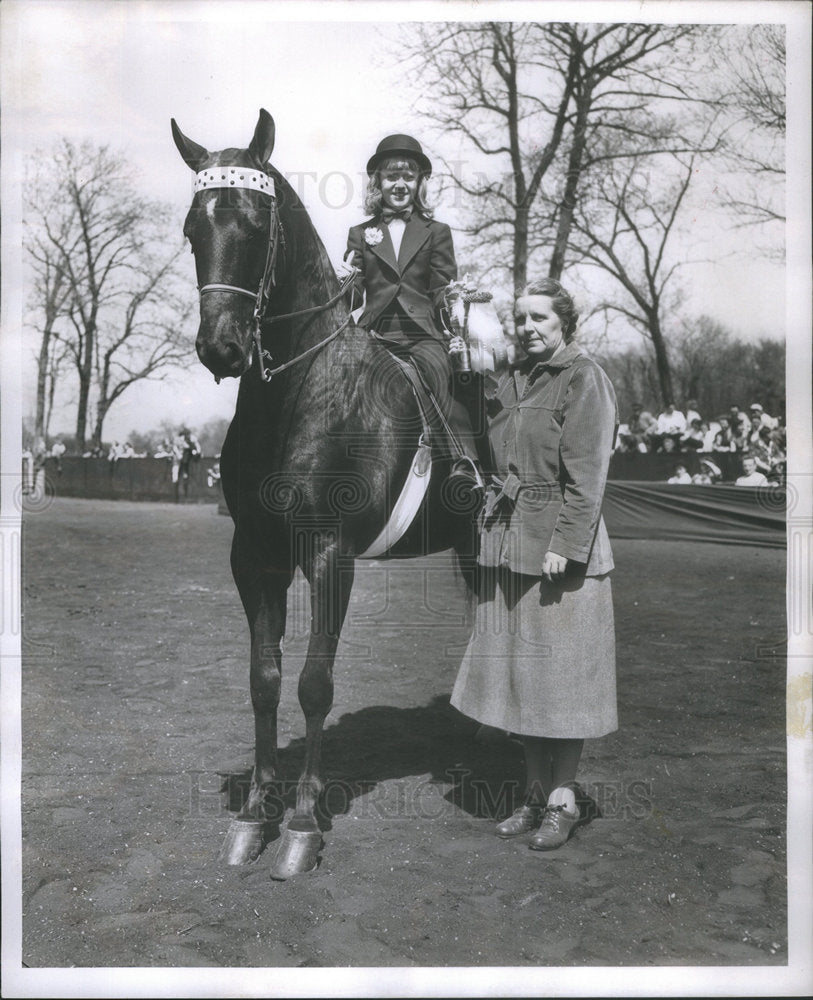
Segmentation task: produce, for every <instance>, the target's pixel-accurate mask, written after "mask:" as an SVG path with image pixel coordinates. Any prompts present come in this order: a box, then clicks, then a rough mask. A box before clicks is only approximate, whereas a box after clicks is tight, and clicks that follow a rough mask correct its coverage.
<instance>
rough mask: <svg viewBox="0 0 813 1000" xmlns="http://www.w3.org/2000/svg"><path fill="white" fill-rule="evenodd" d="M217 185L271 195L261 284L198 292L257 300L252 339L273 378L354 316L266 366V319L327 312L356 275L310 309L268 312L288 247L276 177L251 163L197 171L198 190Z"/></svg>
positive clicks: (214, 286) (266, 378) (266, 376)
mask: <svg viewBox="0 0 813 1000" xmlns="http://www.w3.org/2000/svg"><path fill="white" fill-rule="evenodd" d="M217 188H228V189H230V188H244V189H246V190H249V191H260V192H261V193H262V194H265V195H267V196H268V197H270V198H271V206H272V207H271V225H270V227H269V231H268V247H267V249H266V254H265V266H264V267H263V273H262V277H261V278H260V285H259V288H258V289H257V291H256V292H252V291H250V290H249V289H248V288H241V287H240V286H239V285H225V284H222V283H220V282H212V283H210V284H208V285H202V286H200V287H199V288H198V294H199V295H201V296H203V295H205V294H206V293H207V292H231V293H232V294H234V295H243V296H245V297H247V298H249V299H251V300H252V301H253V302H254V314H253V317H252V319H253V324H254V328H253V331H252V341H253V346H254V348H256V351H257V360H258V363H259V367H260V378H261V379H262V380H263V382H270V381H271V379H272V378H273V377H274V376H275V375H279V373H280V372H283V371H285V370H286V369H287V368H290V367H291V366H292V365H295V364H296V363H297V362H298V361H302V360H303V359H304V358H306V357H308V356H309V355H310V354H313V353H315V352H316V351H318V350H320V349H321V348H322V347H324V346H325V345H326V344H328V343H330V341H331V340H334V339H335V338H336V337H338V335H339V334H340V333H341V332H342V330H344V328H345V327H346V326H347V325H348V324H349V323H350V319H351V317H350V316H348V317H347V319H346V320H344V322H343V323H342V324H341V325H340V326H339V327H338V328H337V329H336V330H334V331H333V333H331V334H330V335H329V336H327V337H325V339H324V340H321V341H319V343H318V344H314V345H313V346H312V347H309V348H308V349H307V350H306V351H303V352H302V353H301V354H298V355H297V356H296V357H294V358H291V360H290V361H286V362H285V364H282V365H278V366H277V367H276V368H266V367H265V362H268V363H269V364H270V363H271V362H273V360H274V359H273V357H272V356H271V354H270V352H269V351H267V350H265V349H264V348H263V346H262V326H263V323H279V322H281V321H282V320H286V319H293V318H295V317H298V316H308V315H311V314H314V313H318V312H324V310H325V309H329V308H330V307H331V306H332V305H335V303H336V302H338V301H339V299H341V298H342V296H343V295H344V293H345V291H346V290H347V286H348V285H349V284H350V282H351V281H352V280H353V275H352V274H351V275H349V276H348V277H347V278H345V279H344V280H343V281H342V283H341V285H340V287H339V291H338V292H337V293H336V294H335V295H333V296H332V297H331V298H330V299H329V300H328V301H327V302H325V303H323V304H322V305H318V306H310V307H309V308H307V309H297V310H296V311H295V312H290V313H283V314H281V315H277V316H267V315H266V313H267V311H268V304H269V302H270V300H271V294H272V292H273V290H274V288H275V286H276V267H277V259H278V257H279V248H280V246H282V248H283V251H284V250H285V231H284V229H283V228H282V221H281V219H280V216H279V207H278V205H277V197H276V188H275V186H274V178H273V177H271V176H270V175H269V174H267V173H265V172H264V171H263V170H257V169H254V168H252V167H233V166H229V165H226V166H214V167H208V168H207V169H206V170H200V171H198V173H196V175H195V187H194V190H195V193H197V192H198V191H210V190H214V189H217ZM215 381H217V382H219V381H220V379H218V378H217V377H215Z"/></svg>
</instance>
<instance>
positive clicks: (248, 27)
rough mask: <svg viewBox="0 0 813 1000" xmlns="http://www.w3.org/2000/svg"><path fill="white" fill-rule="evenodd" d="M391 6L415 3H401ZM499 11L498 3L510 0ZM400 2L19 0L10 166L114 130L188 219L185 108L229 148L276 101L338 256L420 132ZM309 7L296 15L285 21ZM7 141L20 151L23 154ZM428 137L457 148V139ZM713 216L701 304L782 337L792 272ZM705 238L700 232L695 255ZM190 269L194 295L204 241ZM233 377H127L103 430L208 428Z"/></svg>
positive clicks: (70, 418) (284, 145) (208, 135)
mask: <svg viewBox="0 0 813 1000" xmlns="http://www.w3.org/2000/svg"><path fill="white" fill-rule="evenodd" d="M392 6H395V7H396V9H397V11H398V12H399V13H400V14H401V16H403V12H404V11H405V10H406V7H405V6H404V5H400V4H399V5H392ZM785 6H786V5H783V4H762V5H751V4H747V3H744V4H738V5H736V10H737V16H738V17H742V16H743V12H745V15H746V16H747V15H748V12H749V11H750V14H751V17H752V18H753V17H755V18H756V19H760V12H764V11H765V10H766V8H770V9H771V10H773V11H777V10H779V9H780V8H783V7H785ZM475 9H476V11H477V14H478V16H485V8H484V6H483V5H482V4H481V5H478V6H477V8H472V7H471V6H466V7H443V8H441V7H440V6H439V5H423V4H419V3H410V5H409V14H410V16H411V17H413V18H415V19H421V20H431V19H434V18H437V17H447V18H450V19H451V18H452V17H453V16H462V17H471V16H473V15H472V13H471V12H472V11H473V10H475ZM501 9H502V10H503V11H507V10H509V8H508V7H503V8H501ZM733 9H734V8H732V7H726V6H725V5H721V4H717V3H713V2H712V3H704V4H701V5H697V4H693V3H677V4H674V3H673V4H670V5H668V6H659V5H658V4H651V5H648V6H647V7H646V8H641V7H640V6H638V5H630V6H629V7H623V6H621V10H619V5H616V4H607V3H604V4H601V3H599V4H590V3H582V4H580V5H579V6H578V14H579V18H580V19H581V20H593V19H595V20H605V19H610V18H619V19H627V20H630V19H635V20H640V19H641V18H642V16H643V15H642V13H641V12H642V10H644V12H645V13H648V14H649V15H650V19H657V18H658V17H661V18H663V19H666V18H669V19H671V20H685V21H694V20H700V19H702V20H703V21H713V20H715V17H716V19H717V20H726V19H729V18H728V17H727V16H726V15H727V14H728V12H729V11H731V10H733ZM488 10H489V13H492V14H493V12H494V11H495V10H496V8H493V7H489V8H488ZM676 10H677V12H678V14H679V15H680V16H676V14H675V12H676ZM390 11H391V8H390V9H388V8H387V5H385V4H380V5H374V4H366V3H355V4H353V5H352V6H350V5H347V4H338V3H336V4H325V5H318V4H315V3H298V4H296V5H295V6H294V5H293V4H290V5H277V4H273V3H269V2H263V3H259V4H258V3H241V2H236V0H230V2H228V3H224V2H212V0H201V2H196V0H183V2H169V0H146V2H139V3H135V2H127V3H120V2H114V0H82V2H79V3H77V2H69V0H56V2H54V0H27V2H24V3H16V2H14V0H12V2H10V3H9V2H4V3H3V11H2V14H3V15H4V16H3V22H4V23H3V43H4V47H5V50H4V57H6V58H7V57H8V53H9V47H10V46H11V53H12V55H13V56H16V67H15V68H14V70H12V71H11V79H9V72H8V71H7V73H6V86H5V94H6V97H5V100H4V109H3V110H4V127H5V141H4V158H5V160H6V162H5V169H6V171H8V169H9V163H11V165H12V166H13V165H15V164H16V165H19V162H20V160H19V159H18V158H17V157H21V156H23V155H28V154H29V153H30V152H31V151H32V150H34V149H37V148H39V149H41V150H43V151H44V150H47V149H48V148H49V147H50V146H52V144H53V143H54V141H55V140H57V139H59V138H60V137H62V136H67V137H69V138H71V139H73V140H77V141H79V140H82V139H85V138H89V139H91V140H92V141H94V142H97V143H109V144H110V146H111V147H112V149H113V150H114V151H121V153H123V154H124V155H125V156H126V157H127V158H128V159H129V160H130V161H131V162H132V164H133V166H134V167H135V168H136V170H137V173H138V183H139V187H140V189H142V190H143V192H144V194H145V196H150V197H157V198H161V199H163V200H165V201H167V202H168V203H170V204H171V205H172V206H173V208H174V210H176V211H177V213H178V219H179V220H180V219H181V218H182V216H183V214H184V212H185V210H186V207H187V206H188V203H189V200H190V197H191V187H190V180H191V173H190V171H189V170H188V169H187V167H186V166H185V165H184V164H183V162H182V161H181V159H180V157H179V156H178V153H177V151H176V150H175V147H174V145H173V143H172V141H171V137H170V130H169V121H170V118H172V117H174V118H176V120H177V121H178V123H179V125H180V127H181V128H182V130H183V131H184V132H185V133H186V135H188V136H189V137H190V138H192V139H194V140H196V141H197V142H199V143H201V144H202V145H205V146H207V147H209V148H210V149H220V148H224V147H226V146H245V145H247V143H248V141H249V140H250V137H251V135H252V132H253V129H254V125H255V122H256V118H257V111H258V109H259V108H260V107H265V108H267V109H268V110H269V111H270V112H271V114H272V115H273V116H274V119H275V121H276V126H277V143H276V148H275V152H274V156H273V162H274V164H275V165H276V166H277V168H278V169H280V170H281V171H282V172H283V173H284V174H286V175H288V176H289V177H290V178H291V179H292V180H293V182H294V183H295V184H298V185H299V190H300V193H301V194H302V195H303V197H304V200H305V202H306V205H307V207H308V208H309V210H310V211H311V215H312V218H313V220H314V223H315V225H316V228H317V230H318V231H319V233H320V235H321V236H322V239H323V240H324V242H325V244H326V246H327V249H328V252H329V253H330V255H331V258H332V259H334V260H338V259H339V257H340V256H341V253H342V250H343V249H344V243H345V238H346V233H347V229H348V227H349V226H350V225H352V224H354V223H355V222H358V221H360V220H361V219H362V218H363V214H362V210H361V192H362V180H361V171H362V170H363V167H364V164H365V163H366V160H367V158H368V157H369V155H370V153H371V152H372V151H373V150H374V149H375V146H376V144H377V142H378V140H379V139H380V138H381V137H382V136H384V135H386V134H388V133H391V132H399V131H406V132H410V133H413V134H417V135H418V136H421V135H422V130H421V124H420V121H418V120H416V118H415V117H414V115H413V113H412V111H411V103H412V101H413V99H414V96H415V95H414V93H413V91H412V89H411V87H410V85H409V82H408V81H407V80H405V79H402V78H401V77H400V75H399V73H400V71H399V67H398V66H397V64H393V62H392V59H391V57H390V55H389V53H390V52H391V43H390V41H388V39H390V40H391V39H392V38H393V36H394V35H395V33H396V31H397V29H396V28H394V26H393V24H384V23H383V22H382V18H383V17H386V16H388V15H390V16H391V14H390ZM567 11H569V12H570V14H569V15H568V13H566V12H567ZM573 11H574V8H573V6H572V5H566V6H565V7H563V6H562V5H556V4H545V3H535V4H532V5H526V4H521V3H515V4H512V5H510V16H511V17H512V19H514V20H521V19H523V17H524V18H530V17H533V18H534V19H537V20H538V19H540V17H543V16H549V17H550V18H552V19H556V18H559V19H565V18H567V17H568V16H569V17H570V18H571V19H572V16H573ZM481 12H482V13H481ZM624 12H626V13H624ZM294 14H295V16H296V17H297V21H296V22H291V21H285V20H282V19H281V18H284V17H293V16H294ZM622 15H623V16H622ZM729 16H730V15H729ZM328 19H331V20H328ZM15 86H16V91H15V89H14V88H15ZM9 97H11V113H9V103H10V102H9ZM14 112H16V114H14ZM437 142H438V143H442V142H443V140H438V141H437ZM435 145H437V143H435ZM10 147H11V150H12V153H13V155H14V158H12V159H11V160H10V161H9V159H8V152H7V151H8V150H9V148H10ZM428 151H429V153H430V155H435V156H437V155H438V154H440V153H445V154H446V155H450V156H451V157H456V156H457V155H458V150H457V149H456V148H454V147H450V146H445V147H444V148H443V149H438V148H434V147H432V148H429V150H428ZM704 180H705V181H706V187H705V188H704V185H703V183H701V184H700V185H698V188H697V196H696V197H697V198H698V199H699V201H698V202H697V207H698V210H699V213H700V218H701V219H702V218H704V215H703V198H704V194H703V192H704V190H710V188H711V186H713V183H714V178H706V179H704ZM437 214H438V217H439V218H441V219H443V220H444V221H448V222H450V223H451V224H453V225H454V224H455V223H456V222H458V221H459V220H458V218H457V216H456V213H455V210H454V206H453V205H451V204H450V203H447V204H444V203H441V205H440V207H439V209H438V212H437ZM179 228H180V227H179ZM716 228H717V231H718V233H719V239H717V241H716V243H715V245H714V247H713V248H712V254H713V256H715V257H716V258H717V262H716V263H714V264H710V265H705V266H703V267H700V268H696V269H695V270H694V271H693V272H691V273H690V274H688V278H689V282H688V288H689V296H690V302H691V307H692V310H693V311H695V312H701V311H702V312H707V313H709V314H711V315H713V316H715V317H716V318H718V319H720V320H721V321H722V322H724V323H725V324H726V325H727V326H730V327H731V328H732V329H733V330H735V331H736V332H737V333H738V334H739V335H741V336H743V337H746V338H749V339H754V338H757V337H761V336H768V337H776V338H779V337H782V336H784V334H785V322H784V311H785V299H784V272H783V270H782V269H781V268H777V267H776V266H773V265H771V264H769V263H767V262H765V261H754V262H753V263H746V262H743V261H742V260H739V261H736V262H734V261H732V260H731V259H730V257H728V256H727V254H729V253H730V252H731V251H732V250H733V249H735V248H736V247H737V246H738V245H740V244H741V242H742V235H738V236H733V235H731V234H727V233H725V232H724V231H723V229H722V226H717V227H716ZM695 251H696V247H694V246H688V245H687V247H686V254H687V256H688V255H691V256H695V255H696V252H695ZM189 271H190V292H191V294H194V284H193V281H194V279H193V269H192V260H191V257H190V258H189ZM28 336H29V337H30V334H29V335H28ZM36 347H37V345H36V344H34V343H31V342H30V341H29V342H27V343H26V344H24V346H23V351H22V354H23V358H22V362H23V368H22V375H23V387H24V393H23V397H24V398H23V413H24V414H26V415H27V414H28V413H30V412H32V411H33V392H32V378H31V372H32V370H33V369H32V358H33V356H34V353H35V351H36ZM235 393H236V384H235V383H234V382H224V383H222V384H221V385H220V386H219V387H216V386H215V384H214V382H213V380H212V379H211V376H210V375H209V374H208V373H207V372H206V371H205V370H204V369H203V368H202V366H201V365H200V364H199V362H198V361H197V359H196V358H195V357H190V359H189V367H188V369H187V371H186V372H185V373H180V374H179V375H177V376H173V378H172V381H171V382H163V383H158V384H149V385H146V384H142V385H141V386H138V387H134V388H132V389H129V390H128V391H127V392H126V393H125V394H124V395H123V396H122V398H121V399H120V400H119V401H118V402H117V403H116V404H115V405H114V408H113V409H112V410H111V412H110V414H109V415H108V417H107V421H106V424H105V438H106V439H109V440H112V439H113V438H118V439H123V438H125V437H126V436H127V434H128V433H129V432H130V431H131V430H132V429H134V428H138V429H143V430H148V429H150V428H152V427H154V426H156V425H157V424H158V423H159V422H160V421H161V420H162V419H164V418H168V419H172V420H175V421H177V422H179V423H181V422H183V423H188V424H190V425H192V426H199V425H200V424H202V423H203V422H205V421H206V420H208V419H210V418H212V417H214V416H230V415H231V411H232V408H233V401H234V397H235ZM74 419H75V416H74V410H73V409H72V408H69V407H65V408H64V410H63V411H62V412H61V413H59V414H58V415H57V417H56V419H55V420H54V421H53V424H52V432H60V431H67V432H72V430H73V424H74Z"/></svg>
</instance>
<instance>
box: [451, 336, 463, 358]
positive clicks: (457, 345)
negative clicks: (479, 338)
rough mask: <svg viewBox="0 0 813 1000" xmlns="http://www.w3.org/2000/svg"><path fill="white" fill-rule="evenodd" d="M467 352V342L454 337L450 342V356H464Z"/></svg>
mask: <svg viewBox="0 0 813 1000" xmlns="http://www.w3.org/2000/svg"><path fill="white" fill-rule="evenodd" d="M465 350H466V341H465V340H463V338H462V337H452V339H451V340H450V341H449V354H462V352H463V351H465Z"/></svg>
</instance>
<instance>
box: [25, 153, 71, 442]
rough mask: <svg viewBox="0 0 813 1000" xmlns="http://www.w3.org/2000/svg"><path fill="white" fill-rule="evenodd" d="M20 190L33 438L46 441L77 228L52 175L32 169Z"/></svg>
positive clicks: (69, 294)
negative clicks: (31, 333) (33, 360)
mask: <svg viewBox="0 0 813 1000" xmlns="http://www.w3.org/2000/svg"><path fill="white" fill-rule="evenodd" d="M36 162H37V164H39V162H40V161H39V160H37V161H36ZM24 189H25V193H26V197H25V204H26V214H25V235H24V247H25V250H26V252H27V256H28V260H29V264H30V267H31V293H30V296H29V303H28V305H29V308H30V310H31V315H32V317H33V318H34V319H33V323H32V325H33V326H34V328H35V329H37V330H38V332H39V334H40V342H39V343H40V346H39V352H38V355H37V395H36V415H35V418H34V436H35V437H41V438H43V439H45V438H46V437H47V429H48V428H47V425H48V414H49V411H50V408H51V407H52V406H53V397H54V391H55V388H56V379H57V377H58V373H59V370H60V364H59V362H58V361H57V358H60V359H63V360H64V350H62V351H59V350H58V348H57V341H58V332H57V329H58V326H59V324H60V321H61V320H63V319H64V317H65V316H66V315H67V312H68V305H69V302H70V297H71V282H70V280H69V277H68V273H67V270H66V267H65V258H66V257H75V255H76V253H77V245H78V226H77V224H76V221H77V220H76V213H75V210H74V206H73V205H71V204H70V203H69V202H66V201H65V200H64V199H62V198H60V196H59V191H58V188H56V187H55V185H54V184H53V183H52V178H51V176H50V171H48V170H46V169H44V168H43V167H42V166H36V167H30V168H29V170H28V171H27V172H26V183H25V188H24Z"/></svg>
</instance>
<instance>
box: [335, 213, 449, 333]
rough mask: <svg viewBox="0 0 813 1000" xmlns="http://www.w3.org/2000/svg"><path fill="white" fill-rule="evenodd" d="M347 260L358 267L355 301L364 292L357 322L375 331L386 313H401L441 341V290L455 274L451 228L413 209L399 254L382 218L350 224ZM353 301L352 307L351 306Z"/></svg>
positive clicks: (357, 302)
mask: <svg viewBox="0 0 813 1000" xmlns="http://www.w3.org/2000/svg"><path fill="white" fill-rule="evenodd" d="M347 249H348V250H352V251H353V256H352V258H351V260H350V263H351V264H353V265H354V266H355V267H357V268H358V269H359V272H360V273H359V274H358V275H357V276H356V280H355V283H354V302H353V304H355V305H357V304H360V302H361V294H362V293H363V292H366V293H367V300H366V303H365V307H364V312H363V313H362V315H361V316H360V318H359V321H358V322H359V325H360V326H363V327H367V328H368V329H375V328H376V323H377V321H378V320H379V319H380V318H381V317H382V316H385V315H387V314H388V313H391V312H394V311H401V312H403V313H404V314H406V317H407V318H408V319H410V320H411V321H412V322H414V323H416V324H417V325H418V326H419V327H420V329H421V330H422V331H423V332H424V333H426V334H427V335H428V336H430V337H434V338H436V339H437V340H442V339H443V335H442V333H441V331H440V325H439V318H438V317H439V311H440V307H441V306H442V305H443V293H444V291H445V289H446V286H447V285H448V284H449V282H450V281H454V279H455V278H456V277H457V264H456V262H455V256H454V245H453V243H452V231H451V229H449V227H448V226H447V225H445V223H443V222H435V220H434V219H425V218H423V217H422V216H421V215H420V214H419V213H418V212H417V211H413V213H412V215H411V217H410V219H409V221H408V222H407V223H406V226H405V228H404V235H403V238H402V240H401V248H400V250H399V253H398V258H397V259H396V257H395V249H394V247H393V243H392V238H391V237H390V232H389V228H388V227H387V225H386V224H385V223H384V222H383V221H382V219H381V216H380V215H378V216H376V217H375V218H372V219H370V220H369V221H367V222H362V223H361V224H360V225H358V226H353V228H352V229H351V230H350V233H349V234H348V237H347ZM353 304H351V305H353Z"/></svg>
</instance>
